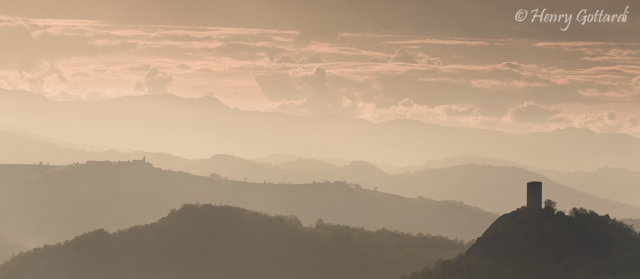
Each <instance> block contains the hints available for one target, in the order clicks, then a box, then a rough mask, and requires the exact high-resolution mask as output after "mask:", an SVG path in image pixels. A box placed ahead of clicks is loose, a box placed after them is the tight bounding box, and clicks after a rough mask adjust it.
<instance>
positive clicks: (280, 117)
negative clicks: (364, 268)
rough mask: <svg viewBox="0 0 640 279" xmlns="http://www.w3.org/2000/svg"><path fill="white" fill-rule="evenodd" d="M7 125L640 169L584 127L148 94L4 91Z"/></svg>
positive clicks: (51, 131)
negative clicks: (357, 114)
mask: <svg viewBox="0 0 640 279" xmlns="http://www.w3.org/2000/svg"><path fill="white" fill-rule="evenodd" d="M0 125H3V126H9V127H19V128H20V129H23V130H25V131H28V132H30V133H33V134H37V135H40V136H42V137H43V138H54V139H57V140H59V141H65V142H76V143H79V144H82V146H86V145H90V146H109V147H112V148H116V149H119V150H142V151H149V152H165V153H171V154H175V155H178V156H181V157H185V158H209V157H210V156H212V155H214V154H234V155H237V156H241V157H245V158H254V157H260V156H265V155H267V154H270V153H283V154H294V155H296V156H299V157H303V158H343V159H345V158H346V159H349V160H363V161H368V162H383V163H386V164H391V165H397V166H406V165H416V164H421V163H422V162H424V161H425V160H437V159H443V158H449V157H456V156H467V155H472V154H476V155H479V156H483V157H496V158H503V159H505V160H509V161H513V162H518V163H520V164H525V165H530V166H533V167H536V168H545V169H552V170H559V171H578V170H582V171H593V170H596V169H598V168H600V167H606V166H608V167H620V168H626V169H630V170H640V161H639V160H637V158H639V157H640V139H639V138H635V137H632V136H630V135H626V134H598V133H594V132H591V131H589V130H584V129H575V128H569V129H563V130H557V131H553V132H548V133H528V134H513V133H504V132H498V131H490V130H482V129H475V128H459V127H444V126H438V125H432V124H426V123H423V122H419V121H414V120H396V121H390V122H384V123H379V124H374V123H371V122H368V121H365V120H360V119H347V118H343V117H339V116H333V115H330V116H324V117H316V118H307V117H297V116H291V115H286V114H281V113H273V112H255V111H242V110H238V109H233V108H230V107H228V106H226V105H224V104H223V103H221V102H220V101H219V100H217V99H215V98H213V97H202V98H198V99H184V98H180V97H177V96H173V95H161V96H155V95H154V96H151V95H147V96H130V97H122V98H116V99H108V100H103V101H97V102H88V101H77V102H62V101H52V100H49V99H47V98H45V97H43V96H40V95H36V94H32V93H29V92H21V91H6V90H1V91H0ZM12 159H15V158H12ZM17 159H19V160H21V159H24V158H19V157H18V158H17ZM7 160H8V159H7Z"/></svg>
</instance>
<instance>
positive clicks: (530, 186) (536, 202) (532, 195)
mask: <svg viewBox="0 0 640 279" xmlns="http://www.w3.org/2000/svg"><path fill="white" fill-rule="evenodd" d="M527 208H529V209H542V182H540V181H531V182H528V183H527Z"/></svg>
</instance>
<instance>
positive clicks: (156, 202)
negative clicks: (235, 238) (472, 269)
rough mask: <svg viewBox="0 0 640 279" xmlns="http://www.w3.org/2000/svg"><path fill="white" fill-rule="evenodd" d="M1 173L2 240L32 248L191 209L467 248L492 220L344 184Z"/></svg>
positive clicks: (127, 166) (129, 167) (139, 170)
mask: <svg viewBox="0 0 640 279" xmlns="http://www.w3.org/2000/svg"><path fill="white" fill-rule="evenodd" d="M0 173H8V174H11V175H13V178H11V177H8V176H7V178H6V179H7V180H6V181H7V182H6V183H0V192H2V193H3V194H2V195H0V232H3V233H4V234H5V235H6V236H7V237H8V238H10V239H13V240H16V241H20V242H22V243H25V244H27V245H31V246H37V245H42V244H46V243H55V242H58V241H62V240H64V239H68V238H71V237H73V236H75V235H79V234H81V233H84V232H87V231H89V230H92V229H95V228H105V229H107V230H116V229H122V228H126V227H129V226H133V225H137V224H143V223H148V222H152V221H153V220H157V219H158V218H160V217H162V215H163V214H164V213H165V212H167V211H169V210H170V209H172V208H177V207H179V206H180V205H181V204H184V203H196V202H200V203H214V204H225V205H234V206H240V207H244V208H248V209H251V210H258V211H262V212H267V213H270V214H280V215H289V214H295V215H296V216H298V217H300V219H301V220H302V221H303V223H304V224H311V223H313V222H315V221H316V220H317V219H320V218H322V219H324V220H325V221H327V222H330V223H340V224H348V225H352V226H358V227H364V228H366V229H380V228H383V227H386V228H389V229H397V230H401V231H406V232H411V233H420V232H422V233H429V234H433V235H445V236H449V237H452V238H453V237H458V238H460V239H465V240H470V239H472V238H475V237H477V236H479V235H480V234H481V233H482V231H484V230H485V229H486V228H487V227H488V226H489V224H490V223H491V222H493V220H495V218H496V217H497V215H495V214H493V213H489V212H486V211H483V210H481V209H479V208H477V207H471V206H468V205H465V204H463V203H461V202H455V201H436V200H432V199H426V198H405V197H401V196H397V195H391V194H386V193H382V192H376V191H372V190H367V189H358V188H357V187H354V186H350V185H349V184H347V183H343V182H323V183H315V184H270V183H247V182H241V181H228V180H220V179H211V178H207V177H202V176H195V175H191V174H187V173H183V172H176V171H168V170H160V169H157V168H152V167H150V166H148V165H141V164H134V163H122V164H107V163H95V164H80V165H72V166H60V167H54V166H33V165H23V166H18V165H0ZM21 173H22V175H17V174H21ZM0 177H2V176H0ZM3 179H4V178H3Z"/></svg>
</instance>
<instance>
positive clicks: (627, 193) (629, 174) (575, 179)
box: [541, 168, 640, 206]
mask: <svg viewBox="0 0 640 279" xmlns="http://www.w3.org/2000/svg"><path fill="white" fill-rule="evenodd" d="M541 173H543V174H545V175H546V176H548V177H549V178H552V179H553V180H555V181H557V182H558V183H561V184H564V185H567V186H570V187H572V188H575V189H578V190H580V191H582V192H585V193H589V194H592V195H596V196H599V197H603V198H607V199H611V200H614V201H619V202H622V203H626V204H630V205H635V206H640V199H639V198H638V197H640V172H637V171H631V170H625V169H620V168H600V169H598V170H596V171H588V172H586V171H581V172H559V171H550V170H543V171H541Z"/></svg>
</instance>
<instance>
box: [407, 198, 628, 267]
mask: <svg viewBox="0 0 640 279" xmlns="http://www.w3.org/2000/svg"><path fill="white" fill-rule="evenodd" d="M635 272H638V273H637V274H636V276H637V275H640V235H639V234H638V233H637V232H636V231H634V230H633V229H632V228H631V227H630V226H628V225H625V224H624V223H622V222H619V221H616V220H615V219H611V218H610V217H609V216H608V215H604V216H603V215H598V214H597V213H595V212H593V211H588V210H586V209H583V208H581V209H577V208H573V209H572V210H571V211H570V212H569V213H568V215H567V214H565V213H564V212H562V211H556V210H555V208H553V207H552V206H548V207H545V209H543V210H529V209H526V208H520V209H518V210H515V211H513V212H511V213H508V214H505V215H502V216H501V217H500V218H498V219H497V220H496V221H495V222H494V223H493V224H492V225H491V226H490V227H489V228H488V229H487V231H486V232H485V233H484V234H483V235H482V236H481V237H480V238H478V239H477V241H476V243H475V244H473V245H472V246H471V247H470V248H469V249H468V250H467V251H466V252H465V254H464V255H461V256H459V257H457V258H456V259H453V260H446V261H442V262H439V263H438V264H437V265H436V267H434V268H426V269H424V270H423V271H421V272H418V273H413V274H411V275H410V276H406V277H405V278H411V279H419V278H420V279H422V278H460V279H463V278H474V279H476V278H494V279H495V278H505V279H507V278H520V279H527V278H531V279H533V278H549V279H553V278H558V279H559V278H600V277H603V276H611V278H615V277H614V276H620V275H624V274H634V273H635ZM607 278H609V277H607ZM620 278H625V277H622V276H621V277H620ZM629 278H631V277H629ZM633 278H637V277H633Z"/></svg>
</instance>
